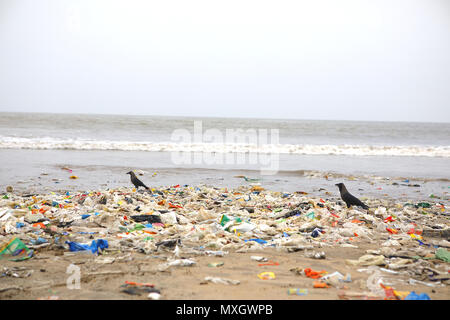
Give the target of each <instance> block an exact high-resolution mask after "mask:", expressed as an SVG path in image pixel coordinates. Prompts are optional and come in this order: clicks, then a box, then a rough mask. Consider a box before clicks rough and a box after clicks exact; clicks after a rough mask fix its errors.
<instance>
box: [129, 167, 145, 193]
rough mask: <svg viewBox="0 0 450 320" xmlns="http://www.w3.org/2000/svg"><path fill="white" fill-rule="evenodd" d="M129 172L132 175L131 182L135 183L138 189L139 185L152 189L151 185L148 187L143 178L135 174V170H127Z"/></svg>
mask: <svg viewBox="0 0 450 320" xmlns="http://www.w3.org/2000/svg"><path fill="white" fill-rule="evenodd" d="M127 174H129V175H130V178H131V183H133V184H134V186H135V187H136V189H139V187H144V188H145V189H147V190H150V189H149V187H147V186H146V185H145V184H144V183H143V182H142V181H141V180H139V179H138V178H137V177H136V175H135V174H134V172H133V171H129V172H127Z"/></svg>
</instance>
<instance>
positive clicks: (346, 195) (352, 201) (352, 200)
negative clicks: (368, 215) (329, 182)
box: [336, 183, 369, 210]
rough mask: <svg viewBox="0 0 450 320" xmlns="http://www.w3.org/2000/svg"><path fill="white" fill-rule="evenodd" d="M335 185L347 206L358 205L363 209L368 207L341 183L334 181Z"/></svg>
mask: <svg viewBox="0 0 450 320" xmlns="http://www.w3.org/2000/svg"><path fill="white" fill-rule="evenodd" d="M336 185H337V186H338V188H339V192H340V193H341V198H342V200H344V202H345V203H346V204H347V208H350V206H360V207H362V208H363V209H366V210H367V209H369V207H368V206H366V205H365V204H364V203H362V202H361V200H359V199H358V198H356V197H355V196H353V195H352V194H350V192H348V190H347V188H346V187H345V185H344V184H343V183H336Z"/></svg>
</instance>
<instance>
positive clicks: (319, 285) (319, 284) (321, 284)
mask: <svg viewBox="0 0 450 320" xmlns="http://www.w3.org/2000/svg"><path fill="white" fill-rule="evenodd" d="M313 287H314V288H329V287H330V286H329V285H328V284H326V283H325V282H319V281H314V284H313Z"/></svg>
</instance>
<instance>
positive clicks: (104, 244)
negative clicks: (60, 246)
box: [66, 239, 108, 253]
mask: <svg viewBox="0 0 450 320" xmlns="http://www.w3.org/2000/svg"><path fill="white" fill-rule="evenodd" d="M66 243H67V244H68V245H69V250H70V251H84V250H90V251H91V252H92V253H98V252H99V251H102V250H103V249H105V248H108V241H107V240H103V239H99V240H92V243H91V245H87V244H81V243H77V242H72V241H66Z"/></svg>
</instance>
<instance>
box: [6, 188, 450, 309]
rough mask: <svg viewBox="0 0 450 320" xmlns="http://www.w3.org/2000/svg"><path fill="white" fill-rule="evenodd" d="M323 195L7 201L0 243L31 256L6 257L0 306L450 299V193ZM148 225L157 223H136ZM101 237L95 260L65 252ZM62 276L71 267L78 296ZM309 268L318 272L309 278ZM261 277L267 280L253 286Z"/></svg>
mask: <svg viewBox="0 0 450 320" xmlns="http://www.w3.org/2000/svg"><path fill="white" fill-rule="evenodd" d="M404 188H406V189H407V188H408V187H404ZM330 191H331V190H330ZM330 191H327V192H328V193H329V194H328V196H327V195H324V196H314V195H311V194H307V193H306V192H299V191H298V192H291V193H287V192H275V191H270V190H265V189H264V188H263V187H261V186H259V185H258V184H257V183H256V184H255V183H253V184H251V185H246V186H240V187H237V188H234V189H231V188H230V189H228V188H219V187H211V186H204V185H199V186H192V187H191V186H184V187H183V186H179V185H176V186H166V187H160V188H152V191H151V192H147V191H143V190H135V189H133V188H126V187H122V188H117V189H109V190H95V191H90V192H84V193H77V192H73V193H70V192H66V193H57V192H53V193H49V194H38V195H32V196H30V195H22V196H19V195H15V194H13V193H5V194H4V195H3V199H1V202H0V204H1V205H0V208H1V209H0V211H1V212H2V218H1V236H0V240H1V243H3V244H4V243H7V242H8V241H9V240H11V239H14V238H19V239H21V241H22V242H23V243H24V244H25V245H27V246H28V247H29V248H30V249H33V250H34V251H33V255H32V257H31V258H29V259H25V260H22V261H10V259H8V257H7V256H6V255H4V256H3V259H2V279H1V287H0V298H1V299H32V300H34V299H60V300H66V299H77V300H78V299H81V300H84V299H86V300H93V299H107V300H108V299H113V300H121V299H150V296H149V294H151V293H150V291H154V293H153V294H155V293H156V298H157V299H161V300H211V299H213V300H228V299H240V300H248V299H250V300H252V299H254V300H297V299H299V300H339V299H357V300H367V299H374V300H383V299H404V298H405V297H406V296H407V295H408V294H410V293H411V292H412V291H414V292H415V293H417V294H420V293H425V294H427V295H428V297H429V298H430V299H433V300H446V299H448V298H449V297H450V290H449V287H448V285H449V282H448V281H449V277H448V272H449V266H450V265H449V262H448V261H445V260H443V259H445V258H442V255H441V253H442V252H444V253H445V252H448V250H449V249H450V242H449V241H448V236H449V234H448V225H449V221H448V219H449V216H448V200H449V199H448V195H447V194H445V195H444V197H443V198H441V199H435V198H433V199H427V201H426V202H425V201H411V202H405V201H394V200H391V199H375V198H370V197H361V199H362V200H363V201H364V202H365V203H367V204H368V205H369V207H370V209H369V210H368V212H366V211H365V210H362V209H361V208H357V207H352V208H350V209H348V208H346V206H345V205H344V203H343V202H342V201H341V200H340V199H339V196H338V194H336V191H334V192H330ZM102 199H103V200H102ZM425 204H426V205H425ZM8 215H9V216H8ZM149 216H151V218H152V219H156V218H158V219H160V220H161V221H160V222H161V223H158V222H155V221H156V220H153V223H146V222H145V221H143V220H142V221H141V220H139V219H138V218H139V217H141V218H140V219H142V217H144V218H148V217H149ZM37 221H40V222H37ZM138 221H140V222H138ZM148 221H150V220H148ZM148 221H147V222H148ZM18 223H19V224H18ZM227 223H228V224H227ZM19 226H20V227H19ZM317 230H319V232H316V233H314V232H315V231H317ZM39 239H40V240H39ZM98 239H104V240H107V241H108V247H107V248H103V249H99V250H98V253H97V254H94V253H92V252H91V251H88V250H85V251H71V249H70V248H69V246H68V242H72V243H79V244H88V245H89V244H90V243H91V242H92V241H93V240H98ZM177 239H179V240H178V241H179V242H176V243H175V241H177ZM36 241H41V242H36ZM170 241H172V242H171V243H170ZM174 243H175V244H174ZM438 250H440V251H439V252H438ZM256 257H259V258H256ZM361 257H363V258H361ZM258 259H259V261H258ZM69 266H72V268H77V272H78V274H79V287H78V288H75V289H74V288H73V285H74V283H75V282H73V281H72V280H73V279H72V278H71V277H72V276H73V274H72V273H71V272H72V271H73V270H72V269H68V268H69ZM74 266H75V267H74ZM309 269H311V271H312V272H315V271H317V272H320V271H323V272H322V273H321V274H320V276H316V277H314V276H312V277H311V273H308V272H305V270H309ZM71 270H72V271H71ZM264 272H272V273H273V274H269V276H270V275H272V276H273V278H271V279H267V280H264V279H261V277H262V275H261V274H262V273H264ZM258 275H259V276H258ZM327 275H328V276H329V278H327ZM371 276H372V278H370V277H371ZM369 278H370V279H369ZM208 279H209V280H208ZM214 279H215V280H214ZM214 281H218V283H214ZM127 282H128V284H127ZM130 283H131V284H130ZM133 283H134V284H133ZM136 283H137V284H148V285H149V286H148V287H145V286H142V285H140V286H139V285H136ZM380 284H383V286H384V287H382V286H381V285H380ZM150 285H151V286H150ZM315 286H316V287H315ZM317 286H323V287H317ZM130 288H131V289H130ZM149 288H151V289H149ZM389 288H390V289H391V290H390V291H389ZM145 289H147V291H145ZM148 290H150V291H148ZM295 290H298V291H295ZM125 291H127V292H125ZM293 292H298V293H299V294H293ZM389 292H390V293H389ZM153 298H155V295H154V296H153Z"/></svg>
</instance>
